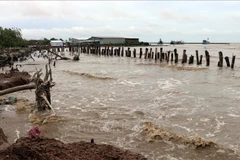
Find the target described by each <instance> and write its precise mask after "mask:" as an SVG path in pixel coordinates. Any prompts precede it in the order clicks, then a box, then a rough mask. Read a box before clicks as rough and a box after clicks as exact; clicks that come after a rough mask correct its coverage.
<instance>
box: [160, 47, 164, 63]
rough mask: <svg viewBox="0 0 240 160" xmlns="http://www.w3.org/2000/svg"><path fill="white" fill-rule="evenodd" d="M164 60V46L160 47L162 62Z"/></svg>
mask: <svg viewBox="0 0 240 160" xmlns="http://www.w3.org/2000/svg"><path fill="white" fill-rule="evenodd" d="M163 60H164V53H163V48H160V62H162V61H163Z"/></svg>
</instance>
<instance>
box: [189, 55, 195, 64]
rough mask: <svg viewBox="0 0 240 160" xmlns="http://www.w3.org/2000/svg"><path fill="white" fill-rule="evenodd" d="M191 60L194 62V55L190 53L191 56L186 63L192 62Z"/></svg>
mask: <svg viewBox="0 0 240 160" xmlns="http://www.w3.org/2000/svg"><path fill="white" fill-rule="evenodd" d="M193 62H194V56H193V55H191V56H190V57H189V62H188V64H193Z"/></svg>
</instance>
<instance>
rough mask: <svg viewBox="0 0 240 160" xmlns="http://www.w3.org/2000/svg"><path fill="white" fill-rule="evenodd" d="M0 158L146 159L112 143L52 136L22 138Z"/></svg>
mask: <svg viewBox="0 0 240 160" xmlns="http://www.w3.org/2000/svg"><path fill="white" fill-rule="evenodd" d="M0 159H6V160H19V159H24V160H33V159H34V160H43V159H44V160H67V159H82V160H101V159H102V160H146V159H147V158H145V157H144V156H142V155H141V154H137V153H133V152H131V151H128V150H122V149H119V148H116V147H114V146H111V145H106V144H95V143H90V142H83V141H80V142H75V143H70V144H64V143H62V142H61V141H58V140H55V139H50V138H44V137H40V138H20V139H18V140H17V141H16V143H14V144H12V145H11V146H9V147H8V148H6V149H5V150H0Z"/></svg>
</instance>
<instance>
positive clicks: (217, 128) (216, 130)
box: [214, 117, 226, 133]
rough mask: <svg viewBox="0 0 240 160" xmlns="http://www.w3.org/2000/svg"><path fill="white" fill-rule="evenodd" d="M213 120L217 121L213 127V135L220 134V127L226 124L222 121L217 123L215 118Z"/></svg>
mask: <svg viewBox="0 0 240 160" xmlns="http://www.w3.org/2000/svg"><path fill="white" fill-rule="evenodd" d="M220 118H221V117H220ZM215 120H216V121H217V125H216V127H215V131H214V133H218V132H221V127H222V126H224V125H225V124H226V123H225V122H224V121H219V120H218V119H217V118H215Z"/></svg>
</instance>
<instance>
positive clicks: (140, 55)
mask: <svg viewBox="0 0 240 160" xmlns="http://www.w3.org/2000/svg"><path fill="white" fill-rule="evenodd" d="M139 58H142V48H140V54H139Z"/></svg>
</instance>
